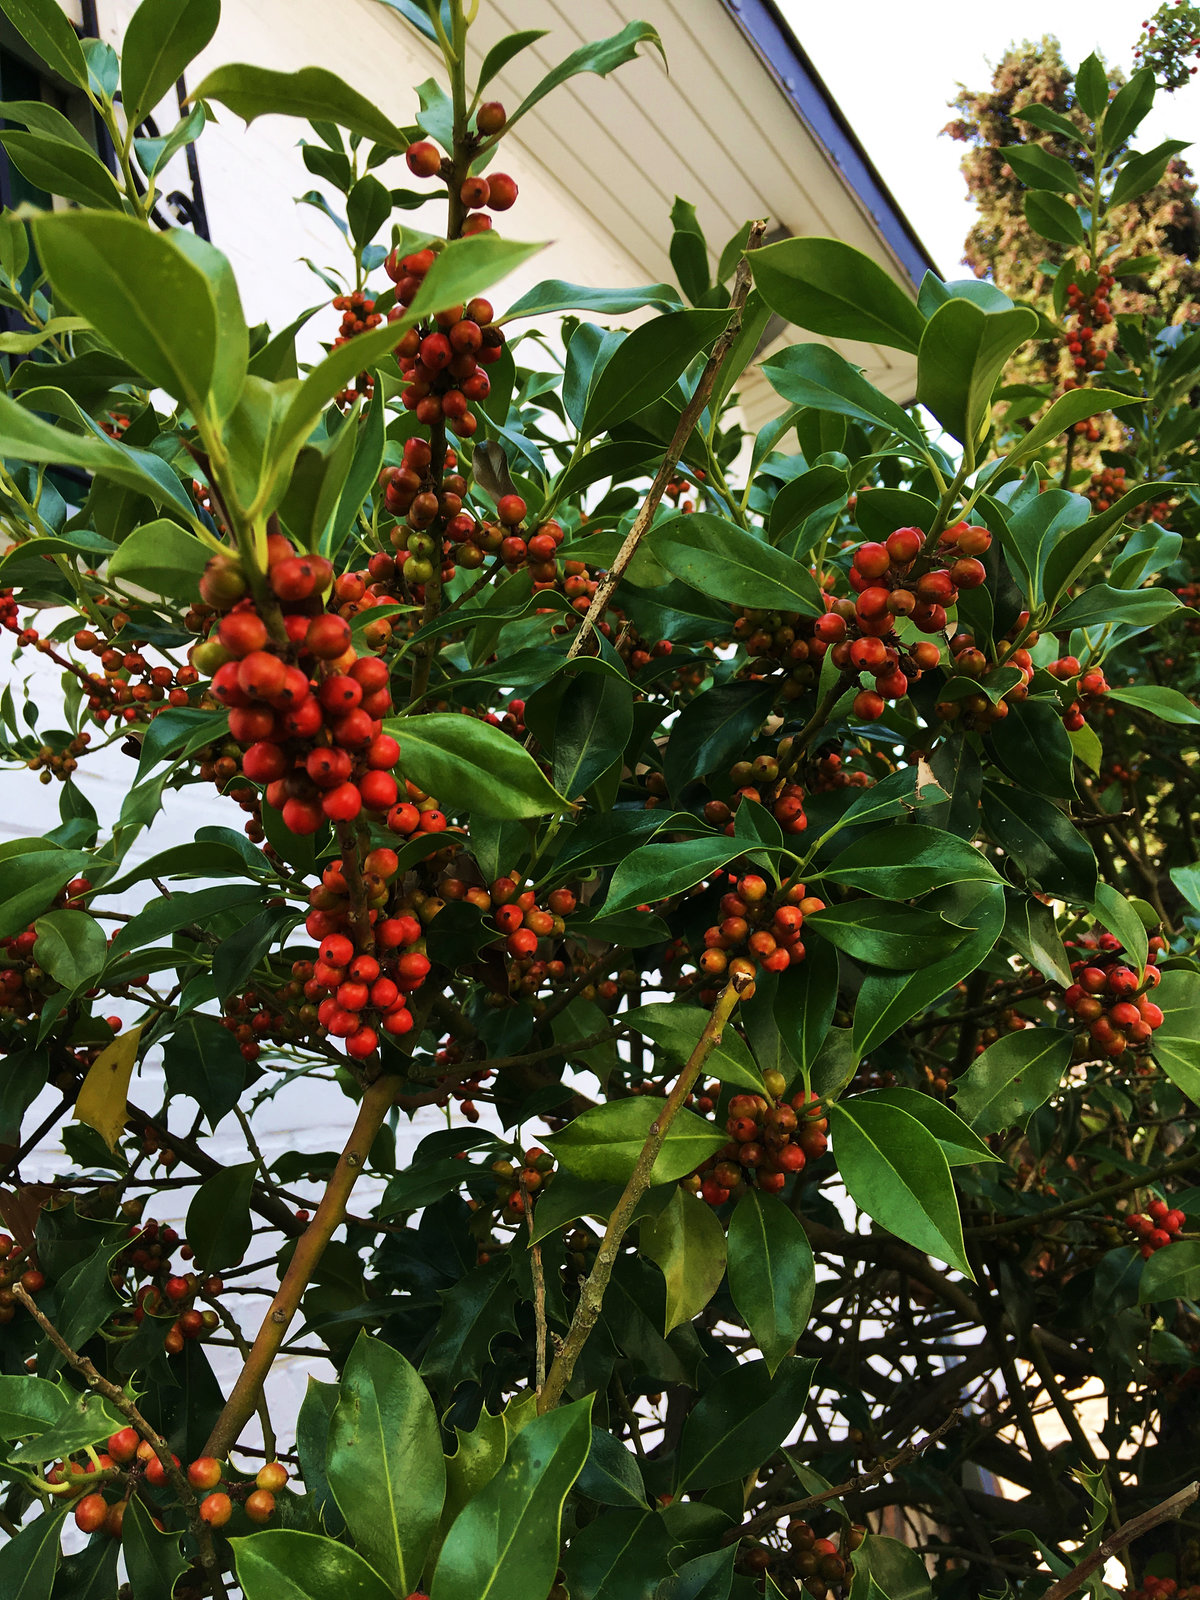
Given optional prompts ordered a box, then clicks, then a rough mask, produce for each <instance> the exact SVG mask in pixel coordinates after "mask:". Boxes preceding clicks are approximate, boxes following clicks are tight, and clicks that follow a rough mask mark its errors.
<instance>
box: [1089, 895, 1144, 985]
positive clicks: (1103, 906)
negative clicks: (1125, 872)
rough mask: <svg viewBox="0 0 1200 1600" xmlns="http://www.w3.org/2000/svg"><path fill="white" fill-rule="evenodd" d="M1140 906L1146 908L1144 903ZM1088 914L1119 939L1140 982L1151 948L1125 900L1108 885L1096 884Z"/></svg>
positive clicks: (1139, 922) (1130, 906)
mask: <svg viewBox="0 0 1200 1600" xmlns="http://www.w3.org/2000/svg"><path fill="white" fill-rule="evenodd" d="M1139 903H1140V904H1141V905H1143V906H1144V905H1145V902H1144V901H1142V902H1139ZM1091 911H1092V915H1093V916H1094V917H1095V918H1097V920H1098V921H1099V922H1101V923H1103V925H1104V926H1105V927H1106V928H1107V929H1108V931H1109V933H1112V934H1115V935H1116V936H1117V938H1118V939H1120V941H1121V943H1122V944H1123V945H1124V946H1125V955H1126V958H1127V960H1128V961H1129V962H1130V964H1131V965H1132V966H1134V967H1136V968H1137V972H1138V976H1139V978H1140V977H1141V976H1142V975H1143V973H1144V972H1145V968H1146V961H1147V958H1148V957H1149V954H1150V945H1149V940H1148V938H1147V935H1146V928H1145V925H1144V923H1143V922H1142V919H1141V917H1139V916H1138V914H1137V910H1136V909H1135V906H1134V905H1133V904H1131V903H1130V900H1129V898H1128V896H1127V895H1123V894H1122V893H1121V892H1120V890H1118V889H1114V888H1113V887H1112V885H1111V884H1107V883H1098V884H1097V885H1096V895H1095V899H1094V900H1093V901H1092V906H1091Z"/></svg>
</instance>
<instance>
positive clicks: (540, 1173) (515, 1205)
mask: <svg viewBox="0 0 1200 1600" xmlns="http://www.w3.org/2000/svg"><path fill="white" fill-rule="evenodd" d="M492 1172H493V1173H494V1174H495V1177H496V1198H497V1200H498V1201H499V1202H500V1207H501V1212H502V1215H503V1217H504V1219H505V1220H506V1221H508V1222H519V1221H520V1220H521V1218H522V1217H524V1215H525V1196H526V1195H528V1196H529V1204H530V1205H531V1206H532V1205H533V1204H534V1202H535V1201H536V1199H537V1197H538V1195H539V1194H540V1193H541V1192H542V1190H543V1189H545V1188H546V1187H548V1185H550V1184H551V1183H553V1182H554V1157H553V1156H552V1155H551V1154H550V1153H549V1151H547V1150H542V1149H540V1148H539V1147H538V1146H537V1145H534V1146H533V1147H532V1148H531V1149H529V1150H526V1152H525V1156H524V1160H523V1162H522V1164H521V1165H520V1166H519V1167H518V1166H516V1165H515V1164H514V1163H513V1162H511V1161H508V1160H505V1159H503V1158H501V1159H500V1160H498V1161H493V1162H492Z"/></svg>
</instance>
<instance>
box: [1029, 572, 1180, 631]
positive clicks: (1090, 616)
mask: <svg viewBox="0 0 1200 1600" xmlns="http://www.w3.org/2000/svg"><path fill="white" fill-rule="evenodd" d="M1180 604H1181V602H1180V601H1179V600H1178V599H1176V597H1175V596H1174V595H1173V594H1172V593H1171V592H1170V590H1169V589H1133V590H1129V589H1114V588H1112V587H1111V586H1110V585H1109V584H1107V583H1096V584H1093V585H1092V587H1091V588H1090V589H1085V590H1084V591H1083V593H1082V594H1078V595H1076V596H1075V598H1074V599H1073V600H1068V601H1067V603H1066V605H1065V606H1063V607H1062V608H1061V610H1059V611H1056V612H1055V614H1054V622H1053V626H1054V629H1055V631H1056V632H1062V631H1066V630H1067V629H1070V628H1094V627H1097V626H1104V625H1106V624H1108V623H1115V622H1131V623H1134V624H1135V625H1136V626H1137V627H1139V628H1151V627H1153V626H1154V624H1155V623H1156V622H1162V621H1163V619H1164V618H1166V617H1169V616H1170V615H1171V613H1172V612H1173V611H1178V610H1179V608H1180Z"/></svg>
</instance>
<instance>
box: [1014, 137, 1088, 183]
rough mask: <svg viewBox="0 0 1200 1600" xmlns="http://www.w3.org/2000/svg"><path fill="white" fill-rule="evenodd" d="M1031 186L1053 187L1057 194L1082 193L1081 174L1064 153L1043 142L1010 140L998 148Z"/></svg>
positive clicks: (1022, 180) (1020, 176) (1018, 175)
mask: <svg viewBox="0 0 1200 1600" xmlns="http://www.w3.org/2000/svg"><path fill="white" fill-rule="evenodd" d="M997 154H998V155H1001V156H1003V157H1004V159H1005V160H1006V161H1007V162H1008V164H1009V166H1010V167H1011V168H1012V169H1013V171H1014V172H1015V173H1016V175H1017V177H1018V178H1020V180H1021V182H1022V183H1024V184H1028V185H1029V187H1030V188H1031V189H1053V190H1054V191H1055V192H1056V193H1057V194H1078V193H1079V176H1078V174H1077V173H1076V171H1075V169H1074V167H1072V166H1071V164H1070V163H1069V162H1067V161H1064V160H1062V158H1061V157H1060V156H1052V155H1051V154H1050V152H1049V151H1048V150H1043V149H1042V147H1041V145H1040V144H1006V145H1003V146H1001V148H1000V149H999V150H998V151H997Z"/></svg>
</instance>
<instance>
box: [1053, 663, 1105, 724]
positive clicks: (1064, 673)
mask: <svg viewBox="0 0 1200 1600" xmlns="http://www.w3.org/2000/svg"><path fill="white" fill-rule="evenodd" d="M1046 670H1047V672H1049V673H1050V675H1051V676H1052V677H1054V678H1057V679H1058V680H1059V681H1060V682H1061V683H1071V682H1074V683H1075V693H1076V694H1077V695H1078V696H1079V698H1078V699H1076V700H1072V701H1071V703H1070V704H1069V705H1068V706H1067V709H1066V710H1065V711H1064V712H1063V719H1062V720H1063V727H1064V728H1066V730H1067V732H1068V733H1078V732H1079V730H1080V728H1082V727H1083V726H1084V724H1085V723H1086V721H1087V713H1088V711H1090V710H1092V709H1093V708H1094V707H1095V706H1097V705H1098V704H1099V703H1100V701H1101V700H1103V698H1104V696H1105V695H1106V694H1107V693H1108V681H1107V679H1106V678H1105V676H1104V674H1103V672H1101V670H1100V668H1099V667H1089V669H1088V670H1087V671H1086V672H1084V671H1083V669H1082V667H1081V666H1080V664H1079V660H1078V658H1077V657H1076V656H1059V658H1058V660H1057V661H1052V662H1051V663H1050V665H1049V666H1048V667H1047V669H1046Z"/></svg>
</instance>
